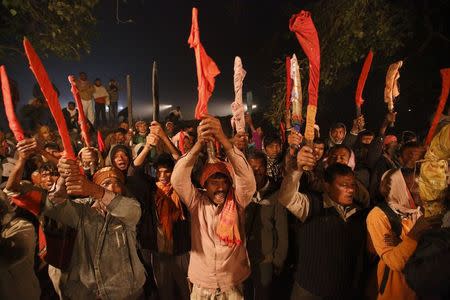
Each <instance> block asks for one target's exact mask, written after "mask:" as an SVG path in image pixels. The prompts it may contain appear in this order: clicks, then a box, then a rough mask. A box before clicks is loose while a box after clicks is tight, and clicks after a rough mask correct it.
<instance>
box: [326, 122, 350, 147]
mask: <svg viewBox="0 0 450 300" xmlns="http://www.w3.org/2000/svg"><path fill="white" fill-rule="evenodd" d="M336 128H344V139H345V136H346V135H347V126H345V124H344V123H341V122H338V123H336V124H334V125H333V126H331V128H330V131H329V132H328V136H329V138H330V141H331V143H330V144H329V145H328V146H329V147H333V146H334V145H338V144H342V142H343V141H344V139H343V140H342V141H340V143H338V142H339V141H336V140H335V139H334V138H333V137H332V136H331V132H332V131H333V129H336Z"/></svg>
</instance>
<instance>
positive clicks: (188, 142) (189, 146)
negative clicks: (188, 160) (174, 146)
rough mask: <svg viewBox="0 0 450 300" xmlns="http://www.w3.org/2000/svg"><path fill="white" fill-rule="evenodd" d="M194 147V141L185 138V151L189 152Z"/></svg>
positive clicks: (190, 138) (188, 137) (187, 137)
mask: <svg viewBox="0 0 450 300" xmlns="http://www.w3.org/2000/svg"><path fill="white" fill-rule="evenodd" d="M192 146H194V139H193V138H192V137H190V136H185V137H184V151H186V152H188V151H189V150H191V149H192Z"/></svg>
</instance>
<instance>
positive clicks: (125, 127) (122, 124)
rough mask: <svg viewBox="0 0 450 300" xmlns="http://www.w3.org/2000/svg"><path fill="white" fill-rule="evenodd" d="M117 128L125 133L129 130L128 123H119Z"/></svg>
mask: <svg viewBox="0 0 450 300" xmlns="http://www.w3.org/2000/svg"><path fill="white" fill-rule="evenodd" d="M119 127H120V128H123V129H125V130H126V131H128V129H129V128H130V127H129V126H128V123H127V122H122V123H120V125H119Z"/></svg>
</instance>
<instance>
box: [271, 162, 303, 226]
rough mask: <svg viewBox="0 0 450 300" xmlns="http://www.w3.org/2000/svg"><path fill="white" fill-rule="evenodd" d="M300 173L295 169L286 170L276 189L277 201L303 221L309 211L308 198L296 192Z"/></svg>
mask: <svg viewBox="0 0 450 300" xmlns="http://www.w3.org/2000/svg"><path fill="white" fill-rule="evenodd" d="M301 175H302V173H301V172H299V171H295V170H290V171H288V172H287V174H286V175H285V176H284V178H283V181H282V183H281V187H280V190H279V191H278V201H279V202H280V203H281V205H283V206H284V207H286V208H287V209H288V210H289V211H290V212H291V213H292V214H294V215H295V216H296V217H297V218H298V219H300V221H302V222H304V221H305V220H306V218H307V217H308V213H309V199H308V197H307V196H306V195H305V194H302V193H299V192H298V188H299V186H300V177H301Z"/></svg>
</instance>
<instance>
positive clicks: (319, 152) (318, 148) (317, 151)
mask: <svg viewBox="0 0 450 300" xmlns="http://www.w3.org/2000/svg"><path fill="white" fill-rule="evenodd" d="M313 150H314V156H315V158H316V161H318V160H320V159H321V158H322V157H323V153H324V152H325V144H314V147H313Z"/></svg>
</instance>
